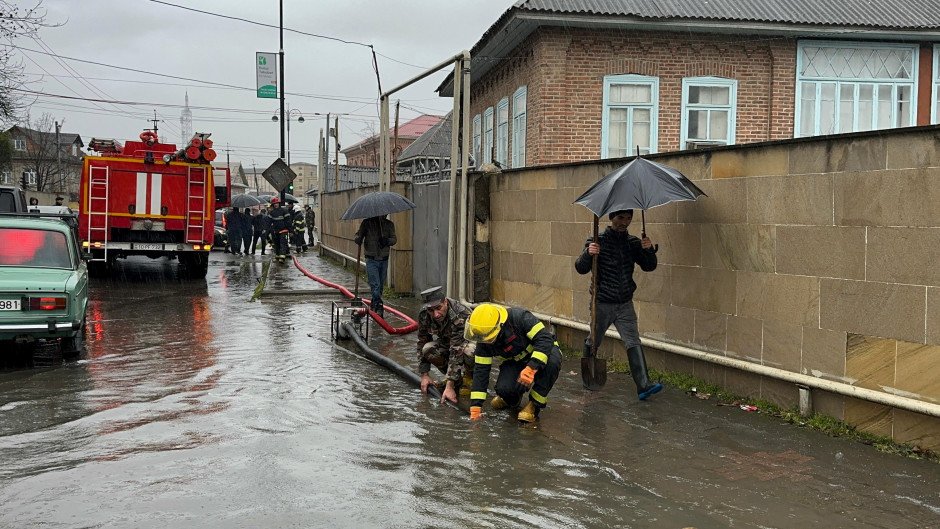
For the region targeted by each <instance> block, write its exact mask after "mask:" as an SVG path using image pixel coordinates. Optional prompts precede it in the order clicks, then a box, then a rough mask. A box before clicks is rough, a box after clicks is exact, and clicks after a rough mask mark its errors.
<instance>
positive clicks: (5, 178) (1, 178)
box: [0, 171, 13, 185]
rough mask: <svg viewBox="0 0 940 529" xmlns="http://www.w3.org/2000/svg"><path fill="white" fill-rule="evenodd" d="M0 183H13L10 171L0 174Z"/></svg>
mask: <svg viewBox="0 0 940 529" xmlns="http://www.w3.org/2000/svg"><path fill="white" fill-rule="evenodd" d="M0 183H3V184H7V185H9V184H12V183H13V172H12V171H3V172H2V173H0Z"/></svg>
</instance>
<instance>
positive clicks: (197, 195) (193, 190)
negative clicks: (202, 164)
mask: <svg viewBox="0 0 940 529" xmlns="http://www.w3.org/2000/svg"><path fill="white" fill-rule="evenodd" d="M207 172H208V171H207V170H206V169H202V168H200V169H194V168H192V167H189V168H187V175H186V178H187V180H188V185H187V189H188V198H187V199H186V242H187V243H200V244H202V242H203V241H205V240H206V239H205V231H206V173H207Z"/></svg>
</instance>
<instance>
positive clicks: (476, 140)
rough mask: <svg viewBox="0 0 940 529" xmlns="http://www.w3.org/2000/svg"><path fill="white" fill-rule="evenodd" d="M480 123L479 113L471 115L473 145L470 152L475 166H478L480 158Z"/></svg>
mask: <svg viewBox="0 0 940 529" xmlns="http://www.w3.org/2000/svg"><path fill="white" fill-rule="evenodd" d="M482 125H483V123H482V119H480V115H479V114H477V115H476V116H473V147H472V148H473V150H472V151H471V153H472V155H473V162H474V165H475V166H476V167H479V166H480V160H481V158H480V139H481V138H482V136H480V134H481V133H482V130H480V129H481V127H482Z"/></svg>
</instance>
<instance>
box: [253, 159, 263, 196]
mask: <svg viewBox="0 0 940 529" xmlns="http://www.w3.org/2000/svg"><path fill="white" fill-rule="evenodd" d="M251 174H252V175H254V177H255V193H258V194H259V195H260V194H261V186H259V185H258V168H257V167H255V159H254V158H252V159H251Z"/></svg>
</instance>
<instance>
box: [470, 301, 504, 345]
mask: <svg viewBox="0 0 940 529" xmlns="http://www.w3.org/2000/svg"><path fill="white" fill-rule="evenodd" d="M508 317H509V312H508V311H507V310H506V307H502V306H500V305H496V304H494V303H481V304H479V305H477V308H475V309H473V312H472V313H470V318H469V319H467V323H466V325H465V326H464V330H463V337H464V338H466V339H467V340H470V341H473V342H483V343H493V342H494V341H496V337H497V336H499V331H500V330H501V329H502V328H503V323H505V322H506V318H508Z"/></svg>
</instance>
